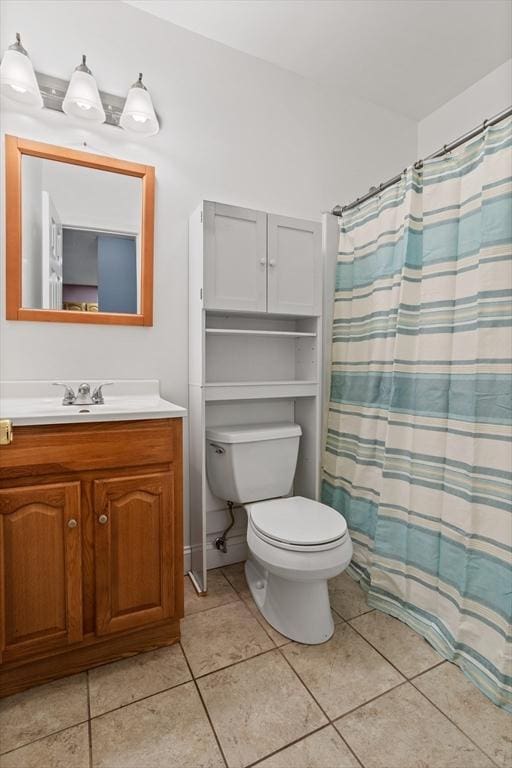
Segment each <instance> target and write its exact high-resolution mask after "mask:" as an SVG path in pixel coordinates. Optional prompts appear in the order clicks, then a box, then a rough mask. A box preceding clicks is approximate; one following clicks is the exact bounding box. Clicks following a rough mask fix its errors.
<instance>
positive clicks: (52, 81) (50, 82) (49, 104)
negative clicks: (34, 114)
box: [36, 72, 125, 128]
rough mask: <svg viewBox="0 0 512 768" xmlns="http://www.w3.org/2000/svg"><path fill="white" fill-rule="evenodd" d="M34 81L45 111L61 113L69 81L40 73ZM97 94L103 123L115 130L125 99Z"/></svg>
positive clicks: (110, 94)
mask: <svg viewBox="0 0 512 768" xmlns="http://www.w3.org/2000/svg"><path fill="white" fill-rule="evenodd" d="M36 79H37V83H38V85H39V90H40V91H41V96H42V98H43V104H44V106H45V107H46V109H54V110H56V111H57V112H63V109H62V102H63V101H64V96H65V95H66V91H67V89H68V85H69V80H62V79H61V78H60V77H52V76H51V75H45V74H43V73H42V72H36ZM99 94H100V99H101V103H102V104H103V109H104V110H105V123H106V124H107V125H113V126H114V127H115V128H120V125H119V120H120V118H121V114H122V112H123V107H124V102H125V99H123V97H122V96H114V95H113V94H112V93H105V92H104V91H100V92H99Z"/></svg>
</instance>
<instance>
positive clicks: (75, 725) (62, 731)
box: [0, 720, 89, 757]
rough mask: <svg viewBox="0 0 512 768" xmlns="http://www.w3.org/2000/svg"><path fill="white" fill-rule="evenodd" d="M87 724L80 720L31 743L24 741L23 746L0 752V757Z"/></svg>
mask: <svg viewBox="0 0 512 768" xmlns="http://www.w3.org/2000/svg"><path fill="white" fill-rule="evenodd" d="M88 722H89V721H88V720H80V721H79V722H78V723H73V725H66V727H65V728H59V730H58V731H52V732H51V733H45V735H44V736H38V737H37V739H32V740H31V741H26V742H25V743H24V744H19V745H18V746H17V747H14V748H13V749H8V750H7V752H0V757H5V755H11V754H12V753H13V752H16V751H17V750H18V749H23V747H28V746H30V745H31V744H37V742H38V741H44V739H47V738H49V737H50V736H57V735H58V734H59V733H64V731H70V730H71V729H72V728H76V727H77V726H78V725H86V724H87V723H88Z"/></svg>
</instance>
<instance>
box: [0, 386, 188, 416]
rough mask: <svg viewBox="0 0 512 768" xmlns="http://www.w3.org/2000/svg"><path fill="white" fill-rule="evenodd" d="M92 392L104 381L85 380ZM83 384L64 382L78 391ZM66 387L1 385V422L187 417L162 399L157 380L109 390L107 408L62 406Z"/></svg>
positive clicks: (184, 410) (177, 406)
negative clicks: (5, 420)
mask: <svg viewBox="0 0 512 768" xmlns="http://www.w3.org/2000/svg"><path fill="white" fill-rule="evenodd" d="M82 381H85V382H86V383H87V384H90V387H91V392H92V391H93V390H94V388H95V387H96V386H97V385H98V384H101V383H102V380H100V379H82ZM82 381H78V380H75V381H71V380H64V381H63V383H64V384H68V385H69V386H70V387H72V388H73V390H74V391H75V393H76V391H77V389H78V387H79V385H80V384H81V383H82ZM63 396H64V388H63V387H54V386H53V385H52V382H51V381H3V382H0V419H10V420H11V421H12V424H13V426H14V427H16V426H17V427H22V426H31V425H37V424H75V423H81V422H88V421H135V420H137V419H172V418H182V417H183V416H186V414H187V411H186V409H185V408H182V407H181V406H180V405H175V404H174V403H171V402H169V401H168V400H164V398H162V397H160V383H159V382H158V380H156V379H152V380H149V379H119V380H114V381H113V385H112V386H109V387H105V389H104V390H103V396H104V399H105V403H104V405H85V404H84V405H82V404H79V403H78V404H76V405H62V398H63Z"/></svg>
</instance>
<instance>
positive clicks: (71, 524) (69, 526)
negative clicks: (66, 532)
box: [68, 517, 78, 528]
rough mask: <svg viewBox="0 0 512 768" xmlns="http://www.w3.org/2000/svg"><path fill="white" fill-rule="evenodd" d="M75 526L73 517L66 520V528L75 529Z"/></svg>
mask: <svg viewBox="0 0 512 768" xmlns="http://www.w3.org/2000/svg"><path fill="white" fill-rule="evenodd" d="M77 525H78V523H77V521H76V520H75V519H74V517H72V518H71V520H68V528H76V527H77Z"/></svg>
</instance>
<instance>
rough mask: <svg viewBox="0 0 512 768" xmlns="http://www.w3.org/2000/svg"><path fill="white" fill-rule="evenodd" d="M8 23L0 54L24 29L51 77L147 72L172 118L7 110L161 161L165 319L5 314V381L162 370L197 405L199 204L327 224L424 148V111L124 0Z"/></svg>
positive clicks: (159, 277) (106, 86) (34, 11)
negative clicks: (288, 65)
mask: <svg viewBox="0 0 512 768" xmlns="http://www.w3.org/2000/svg"><path fill="white" fill-rule="evenodd" d="M1 20H2V25H1V26H2V30H1V48H2V51H4V50H5V49H6V47H7V46H8V45H9V44H10V43H11V42H12V40H13V39H14V35H15V32H16V31H18V30H20V31H21V32H22V39H23V42H24V45H25V47H26V48H27V49H28V50H29V53H30V55H31V58H32V61H33V63H34V66H35V68H36V69H37V70H40V71H42V72H46V73H47V74H51V75H55V76H60V77H69V75H70V74H71V72H72V70H73V68H74V67H75V66H76V64H78V63H79V58H80V55H81V53H82V52H86V53H87V57H88V58H87V60H88V64H89V66H90V67H91V69H92V71H93V73H94V74H95V75H96V77H97V80H98V83H99V86H100V88H102V89H103V90H105V91H110V92H111V93H117V94H124V93H125V92H126V90H127V88H128V86H129V85H130V84H131V83H132V82H133V81H134V80H135V79H136V77H137V73H138V72H139V71H140V70H141V71H142V72H143V73H144V80H145V82H146V83H147V86H148V88H149V89H150V91H151V94H152V96H153V99H154V102H155V106H156V109H157V111H158V113H159V115H160V117H161V124H162V130H161V132H160V134H158V136H156V137H152V138H149V139H145V140H137V141H135V140H132V139H130V138H129V137H128V136H127V135H126V134H124V133H123V132H122V131H121V130H118V129H114V128H111V127H108V126H99V127H97V128H95V129H94V130H89V129H84V128H82V127H81V126H80V125H79V124H77V123H73V122H72V121H71V120H70V119H69V118H68V117H65V116H64V115H62V114H59V113H52V112H49V111H39V112H37V113H35V114H34V113H32V114H30V115H29V114H20V113H18V112H12V111H11V112H7V111H6V112H5V113H4V115H3V119H2V126H1V127H2V131H3V132H6V133H11V134H14V135H19V136H24V137H29V138H31V139H35V140H40V141H47V142H51V143H54V144H60V145H65V146H73V147H75V148H76V147H78V146H79V144H80V142H81V141H82V140H83V139H84V138H85V139H86V140H87V141H88V143H89V145H90V148H91V151H96V152H98V153H103V154H111V155H114V156H117V157H121V158H124V159H128V160H135V161H138V162H142V163H148V164H151V165H154V166H155V167H156V178H157V190H156V196H157V204H156V229H155V325H154V327H153V328H134V327H124V328H123V327H121V326H119V327H117V326H101V325H98V326H92V325H91V326H88V325H87V326H85V325H72V324H67V323H63V324H51V323H27V322H6V321H5V320H3V316H4V312H3V311H2V321H1V325H0V333H1V371H0V374H1V377H2V378H3V379H30V378H48V379H61V380H62V379H64V380H65V379H76V378H80V379H87V378H96V379H100V378H105V379H109V378H123V377H129V378H136V377H144V378H158V379H160V380H161V382H162V391H163V394H164V396H166V397H168V398H169V399H171V400H173V401H174V402H177V403H179V404H181V405H187V399H188V391H187V390H188V352H187V301H188V293H187V282H188V262H187V223H188V216H189V214H190V213H191V212H192V210H193V209H194V208H195V207H196V206H197V204H198V203H199V201H200V200H201V199H202V198H206V199H210V200H220V201H223V202H227V203H234V204H239V205H243V206H247V207H253V208H258V209H260V210H267V211H275V212H277V213H282V214H285V215H289V216H299V217H307V218H314V219H318V220H319V219H320V216H321V211H322V210H325V209H329V208H331V207H332V206H333V205H334V204H336V203H344V202H348V201H350V200H351V199H353V198H354V197H355V196H357V195H361V194H362V193H364V192H365V191H367V189H368V187H369V186H370V185H371V184H375V183H379V182H380V181H383V180H385V179H386V178H388V177H389V176H390V175H393V174H394V173H396V170H397V169H399V168H403V167H405V166H406V165H407V164H408V163H410V162H411V161H412V160H414V159H415V158H416V156H417V151H416V149H417V148H416V125H415V123H414V122H413V121H411V120H409V119H406V118H404V117H402V116H399V115H396V114H393V113H391V112H388V111H386V110H384V109H381V108H379V107H376V106H373V105H371V104H369V103H365V102H362V101H357V100H353V101H349V100H347V99H346V98H343V99H341V98H340V97H339V96H338V94H337V93H336V89H335V88H332V87H330V88H327V87H325V88H323V87H321V86H319V85H314V84H313V83H310V82H308V81H306V80H304V79H302V78H301V77H299V76H298V75H294V74H292V73H290V72H288V71H285V70H282V69H279V68H278V67H275V66H273V65H271V64H267V63H266V62H264V61H261V60H259V59H256V58H253V57H250V56H247V55H246V54H243V53H240V52H238V51H235V50H232V49H230V48H227V47H225V46H223V45H221V44H219V43H215V42H213V41H211V40H208V39H206V38H204V37H201V36H198V35H196V34H194V33H192V32H188V31H186V30H184V29H181V28H179V27H176V26H173V25H171V24H168V23H166V22H163V21H160V20H158V19H157V18H155V17H153V16H151V15H149V14H146V13H144V12H142V11H139V10H137V9H135V8H133V7H131V6H128V5H127V4H125V3H118V2H108V1H107V2H101V3H100V2H68V1H67V0H60V1H59V2H46V1H44V2H43V1H42V0H36V2H23V3H20V2H12V1H11V0H4V2H3V3H2V19H1ZM1 272H2V279H3V273H4V269H3V268H2V270H1ZM1 295H2V301H3V295H4V293H3V290H2V293H1ZM185 530H187V525H186V526H185Z"/></svg>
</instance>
